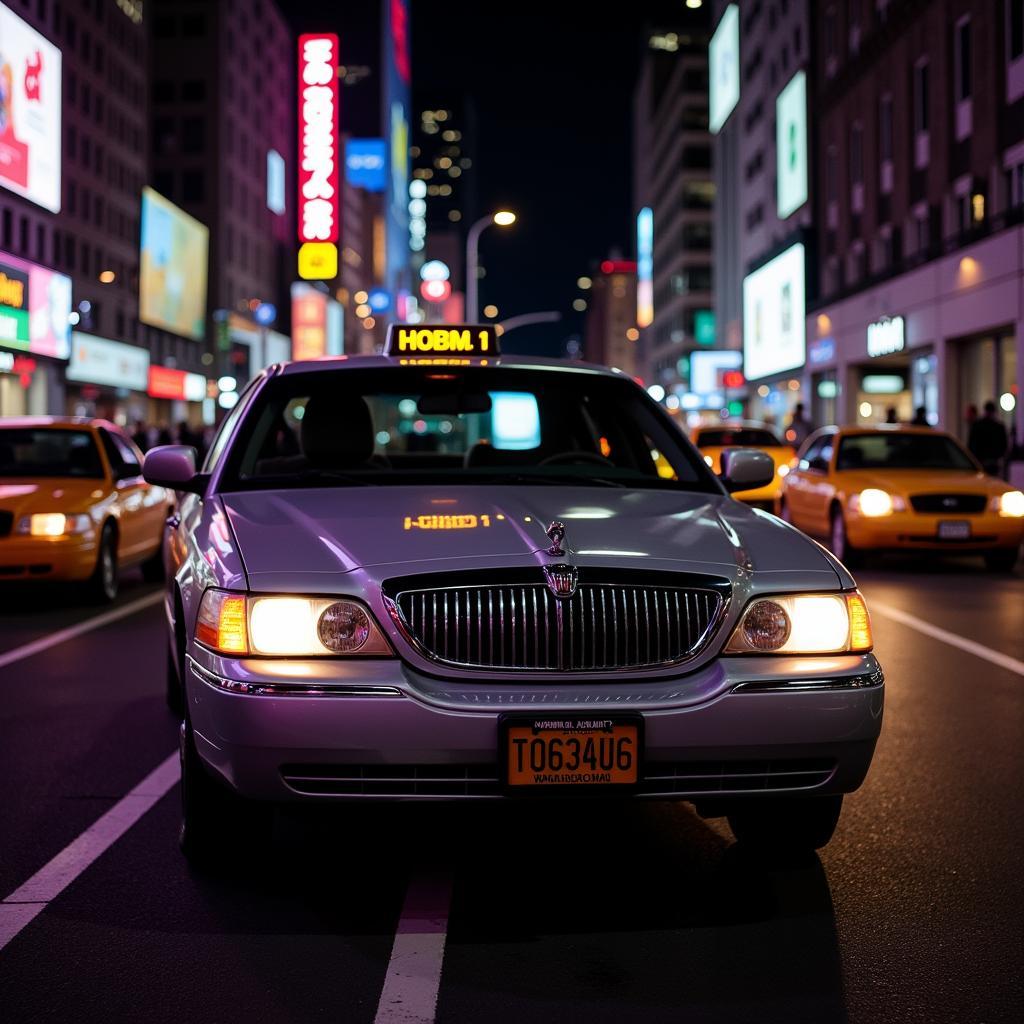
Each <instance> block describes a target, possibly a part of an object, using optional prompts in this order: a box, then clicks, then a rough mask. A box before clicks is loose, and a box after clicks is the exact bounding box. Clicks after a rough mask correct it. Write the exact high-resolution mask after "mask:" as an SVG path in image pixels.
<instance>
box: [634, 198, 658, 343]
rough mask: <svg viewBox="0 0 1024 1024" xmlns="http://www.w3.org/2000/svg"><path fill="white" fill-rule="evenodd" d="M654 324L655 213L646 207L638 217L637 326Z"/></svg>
mask: <svg viewBox="0 0 1024 1024" xmlns="http://www.w3.org/2000/svg"><path fill="white" fill-rule="evenodd" d="M652 323H654V211H653V210H652V209H651V208H650V207H649V206H645V207H644V208H643V209H642V210H641V211H640V212H639V213H638V214H637V217H636V325H637V327H650V326H651V324H652Z"/></svg>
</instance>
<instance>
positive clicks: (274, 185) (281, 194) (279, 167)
mask: <svg viewBox="0 0 1024 1024" xmlns="http://www.w3.org/2000/svg"><path fill="white" fill-rule="evenodd" d="M284 177H285V165H284V157H283V156H281V154H280V153H278V151H277V150H276V149H268V150H267V209H268V210H270V212H271V213H276V214H278V215H281V214H283V213H284V212H285V210H286V209H287V204H286V201H285V188H284Z"/></svg>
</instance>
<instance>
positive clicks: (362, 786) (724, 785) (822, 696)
mask: <svg viewBox="0 0 1024 1024" xmlns="http://www.w3.org/2000/svg"><path fill="white" fill-rule="evenodd" d="M193 655H194V657H189V658H187V659H186V666H185V673H184V676H185V685H186V689H187V696H188V703H189V713H190V716H191V721H192V726H193V730H194V733H195V737H196V745H197V748H198V751H199V754H200V756H201V757H202V758H203V760H204V761H205V762H206V763H207V764H208V765H209V766H210V767H211V768H212V769H213V770H214V771H216V772H217V773H218V774H219V775H221V776H222V777H223V778H224V780H225V781H226V782H227V783H228V784H229V785H230V786H231V787H232V788H233V789H235V790H236V791H237V792H239V793H240V794H242V795H243V796H246V797H249V798H253V799H258V800H272V801H303V800H306V801H315V800H321V801H323V800H344V799H367V798H370V799H467V798H468V799H474V798H475V799H499V798H501V797H502V795H503V789H502V785H501V778H500V771H499V763H498V760H499V759H498V749H499V722H500V719H501V716H502V715H503V714H506V713H509V712H517V713H520V712H528V713H534V714H539V715H541V716H544V715H549V714H551V713H552V712H558V713H563V714H564V713H582V714H583V715H594V714H602V715H613V714H615V713H631V714H639V715H640V716H642V718H643V735H644V751H643V759H642V762H641V767H640V774H641V782H640V784H639V786H638V787H637V788H636V790H635V791H633V792H635V795H637V796H643V797H654V798H680V799H697V798H708V797H712V796H714V797H716V798H717V797H729V796H732V795H737V796H739V795H749V794H751V793H783V794H785V793H797V792H814V793H845V792H850V791H852V790H854V789H856V788H857V787H858V786H859V785H860V784H861V782H862V781H863V779H864V776H865V774H866V772H867V770H868V766H869V764H870V762H871V757H872V753H873V751H874V747H875V741H876V740H877V738H878V734H879V731H880V728H881V722H882V707H883V691H884V686H883V683H882V673H881V669H880V667H879V665H878V662H877V661H876V660H875V658H874V656H873V655H843V656H836V657H829V658H769V657H751V658H746V657H733V658H720V659H718V660H717V661H714V662H711V663H710V664H708V665H706V666H705V667H704V668H702V669H700V670H698V671H696V672H692V673H690V674H689V675H685V676H677V677H674V678H667V679H663V680H658V681H655V682H652V681H650V680H629V679H618V680H615V681H614V682H600V683H594V682H589V683H575V682H573V683H567V682H565V681H559V682H557V683H556V682H551V683H544V682H540V683H538V682H530V683H516V682H514V681H511V682H509V681H504V680H493V679H492V680H487V679H481V680H479V681H477V682H473V683H465V682H462V681H459V682H458V683H456V682H453V681H451V680H445V679H441V678H434V677H428V676H425V675H421V674H418V673H416V672H414V671H413V670H411V669H410V668H409V667H408V666H406V665H404V664H403V663H402V662H399V661H395V660H379V661H371V660H369V659H367V660H364V661H357V660H355V659H353V660H352V661H350V662H341V661H320V662H315V661H305V662H295V661H288V662H282V661H273V660H268V659H241V660H230V659H224V658H219V657H217V656H215V655H212V654H210V652H208V651H205V650H203V649H200V648H195V649H194V650H193ZM282 685H284V686H287V687H292V688H295V691H296V692H292V693H288V694H284V693H279V692H278V693H275V692H264V693H253V692H237V688H239V687H242V688H246V689H248V690H250V691H251V690H253V689H256V690H259V689H260V688H261V687H263V688H264V689H266V690H273V689H274V688H275V687H280V686H282ZM229 687H235V688H236V689H235V690H232V689H230V688H229Z"/></svg>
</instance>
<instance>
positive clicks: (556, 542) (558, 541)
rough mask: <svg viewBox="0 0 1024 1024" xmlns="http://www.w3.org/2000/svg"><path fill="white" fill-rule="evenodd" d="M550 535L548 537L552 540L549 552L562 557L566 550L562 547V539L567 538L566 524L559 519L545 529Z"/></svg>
mask: <svg viewBox="0 0 1024 1024" xmlns="http://www.w3.org/2000/svg"><path fill="white" fill-rule="evenodd" d="M545 533H547V535H548V539H549V540H550V541H551V547H549V548H548V554H549V555H551V557H552V558H561V557H562V556H563V555H564V554H565V551H564V549H563V548H562V541H564V540H565V525H564V524H563V523H560V522H559V521H558V520H557V519H556V520H555V521H554V522H553V523H552V524H551V525H550V526H549V527H548V528H547V530H545Z"/></svg>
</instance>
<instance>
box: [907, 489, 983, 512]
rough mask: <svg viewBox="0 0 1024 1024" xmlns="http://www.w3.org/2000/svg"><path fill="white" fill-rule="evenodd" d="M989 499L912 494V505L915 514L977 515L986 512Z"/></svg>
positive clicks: (974, 496) (976, 496) (973, 495)
mask: <svg viewBox="0 0 1024 1024" xmlns="http://www.w3.org/2000/svg"><path fill="white" fill-rule="evenodd" d="M987 504H988V497H987V496H986V495H984V494H912V495H911V496H910V505H911V508H913V510H914V511H915V512H930V513H932V514H935V513H938V514H940V515H941V514H942V513H944V512H945V513H946V514H947V515H948V514H951V513H952V514H958V515H977V514H978V513H979V512H984V511H985V506H986V505H987Z"/></svg>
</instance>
